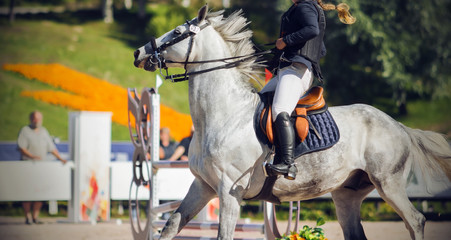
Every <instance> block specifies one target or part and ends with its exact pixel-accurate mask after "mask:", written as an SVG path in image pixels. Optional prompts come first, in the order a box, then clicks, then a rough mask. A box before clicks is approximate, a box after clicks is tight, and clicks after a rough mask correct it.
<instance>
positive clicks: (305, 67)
mask: <svg viewBox="0 0 451 240" xmlns="http://www.w3.org/2000/svg"><path fill="white" fill-rule="evenodd" d="M292 2H293V5H292V6H291V7H290V8H289V9H288V10H287V11H286V12H285V13H284V14H283V15H282V21H281V27H280V38H279V39H277V41H276V48H277V49H278V50H279V51H281V52H282V55H281V57H280V59H277V60H279V62H278V64H279V66H278V67H279V69H280V70H279V72H278V75H277V76H276V77H274V78H273V79H271V81H270V82H268V84H267V85H266V86H265V87H264V88H263V89H262V91H261V92H262V93H263V92H270V91H275V94H274V99H273V105H272V109H271V110H272V119H273V121H274V124H273V126H274V145H275V147H276V152H275V157H274V164H273V165H269V168H270V169H271V170H272V172H273V173H274V174H276V175H284V176H285V178H287V179H290V180H293V179H295V178H296V172H297V168H296V165H295V164H294V159H293V158H294V156H293V155H294V144H295V133H294V128H293V124H292V122H291V121H290V114H291V112H293V110H294V109H295V107H296V104H297V102H298V100H299V98H300V97H301V96H302V95H303V94H304V93H305V92H306V91H307V90H308V89H309V88H310V86H311V85H312V82H313V75H314V76H315V77H317V78H318V79H322V78H323V77H322V75H321V69H320V66H319V59H320V58H322V57H323V56H325V54H326V48H325V46H324V42H323V36H324V31H325V28H326V21H325V17H324V12H323V10H337V11H338V16H339V18H340V21H341V22H343V23H346V24H352V23H354V22H355V18H354V17H352V16H351V15H350V13H349V7H348V5H346V4H344V3H341V4H338V5H337V6H335V5H333V4H324V3H322V0H292ZM312 73H313V74H312Z"/></svg>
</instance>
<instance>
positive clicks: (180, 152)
mask: <svg viewBox="0 0 451 240" xmlns="http://www.w3.org/2000/svg"><path fill="white" fill-rule="evenodd" d="M193 133H194V126H191V134H190V136H189V137H186V138H184V139H182V141H180V143H179V145H178V146H177V148H176V149H175V152H174V154H172V156H171V157H170V158H169V159H168V160H170V161H175V160H182V161H188V150H189V144H190V142H191V139H192V138H193Z"/></svg>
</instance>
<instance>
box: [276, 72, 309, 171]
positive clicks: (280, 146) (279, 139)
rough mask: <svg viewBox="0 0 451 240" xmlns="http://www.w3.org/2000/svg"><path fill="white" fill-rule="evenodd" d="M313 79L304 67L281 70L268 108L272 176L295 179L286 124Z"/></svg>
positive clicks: (291, 132) (289, 130)
mask: <svg viewBox="0 0 451 240" xmlns="http://www.w3.org/2000/svg"><path fill="white" fill-rule="evenodd" d="M312 81H313V77H312V73H311V71H310V70H308V69H307V67H306V66H305V65H304V64H300V63H294V64H293V65H292V66H290V67H287V68H285V69H282V70H281V71H280V74H279V81H278V84H277V87H276V91H275V95H274V101H273V105H272V118H273V121H274V125H273V126H274V134H275V139H274V140H275V146H276V156H275V158H274V163H275V164H274V165H272V166H270V167H271V169H272V170H273V172H274V173H276V174H280V175H285V177H286V178H288V179H294V178H295V177H296V172H297V169H296V166H295V165H294V164H293V163H294V159H293V154H294V144H295V133H294V128H293V124H292V123H291V121H290V114H291V112H293V110H294V108H295V107H296V104H297V102H298V100H299V98H300V97H301V96H302V95H303V94H304V93H305V92H306V91H307V90H308V88H309V87H310V85H311V84H312Z"/></svg>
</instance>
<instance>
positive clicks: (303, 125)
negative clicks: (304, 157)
mask: <svg viewBox="0 0 451 240" xmlns="http://www.w3.org/2000/svg"><path fill="white" fill-rule="evenodd" d="M295 111H296V123H295V126H296V133H297V134H298V137H299V139H301V142H303V141H304V140H305V138H306V137H307V134H308V130H309V124H308V120H307V110H306V109H305V108H296V109H295Z"/></svg>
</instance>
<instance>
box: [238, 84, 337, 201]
mask: <svg viewBox="0 0 451 240" xmlns="http://www.w3.org/2000/svg"><path fill="white" fill-rule="evenodd" d="M273 96H274V92H267V93H262V94H260V100H261V102H260V103H259V105H258V106H257V109H256V112H255V115H254V129H255V133H256V135H257V138H258V140H259V141H260V142H261V143H263V144H265V145H267V146H268V147H269V148H272V146H273V145H274V134H273V127H272V117H271V107H272V101H273ZM291 121H292V122H293V125H294V128H295V132H296V135H297V137H296V146H295V150H294V158H299V157H300V156H302V155H304V154H308V153H312V152H316V151H321V150H325V149H328V148H330V147H332V146H333V145H335V143H337V142H338V140H339V139H340V131H339V129H338V126H337V124H336V123H335V121H334V119H333V117H332V114H330V112H329V111H328V110H327V104H326V102H325V100H324V97H323V88H321V87H313V88H311V89H310V90H309V91H307V93H306V94H305V95H304V96H303V97H301V99H300V100H299V101H298V104H297V106H296V109H295V110H294V111H293V113H292V114H291ZM263 171H265V164H263ZM276 180H277V176H267V177H266V179H265V182H264V184H263V187H262V189H261V190H260V192H259V193H258V194H257V195H256V196H254V197H251V198H249V199H245V200H264V201H268V202H272V203H276V204H280V200H279V199H278V198H277V197H276V196H274V195H273V194H272V190H273V187H274V184H275V182H276Z"/></svg>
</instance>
